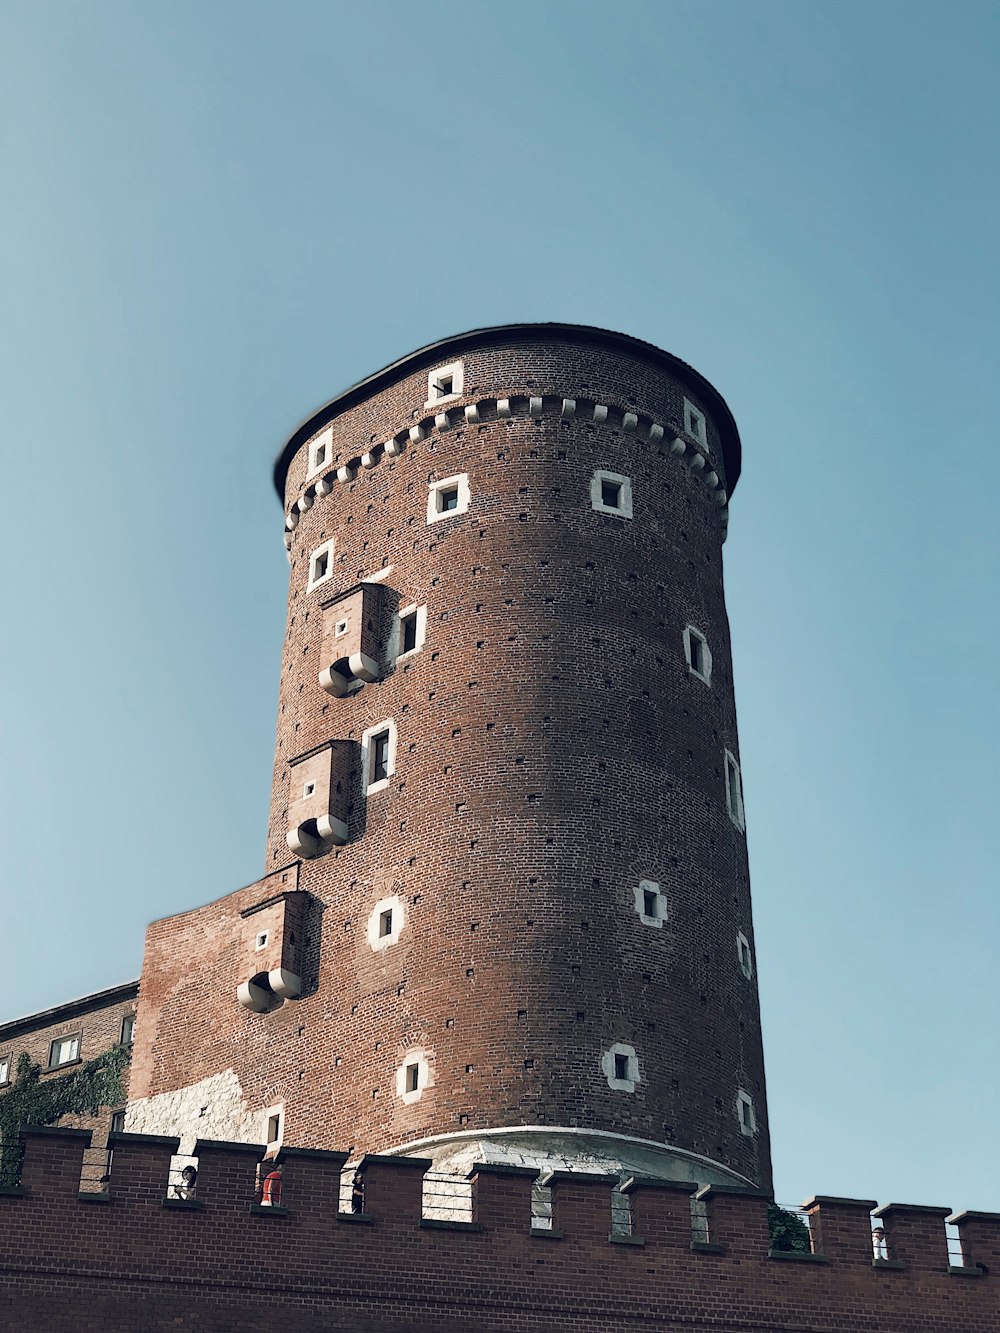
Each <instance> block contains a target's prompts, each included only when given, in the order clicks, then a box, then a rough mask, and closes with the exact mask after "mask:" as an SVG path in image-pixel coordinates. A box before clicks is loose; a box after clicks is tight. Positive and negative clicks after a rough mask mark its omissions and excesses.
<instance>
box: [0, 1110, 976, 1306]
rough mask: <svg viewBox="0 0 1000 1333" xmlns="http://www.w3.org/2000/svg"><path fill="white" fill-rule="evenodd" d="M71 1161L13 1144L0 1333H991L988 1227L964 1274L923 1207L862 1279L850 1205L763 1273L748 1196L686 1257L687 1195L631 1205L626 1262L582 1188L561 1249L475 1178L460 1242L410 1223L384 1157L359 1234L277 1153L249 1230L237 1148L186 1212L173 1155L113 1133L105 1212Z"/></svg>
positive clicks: (332, 1201)
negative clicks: (281, 1172) (263, 1332)
mask: <svg viewBox="0 0 1000 1333" xmlns="http://www.w3.org/2000/svg"><path fill="white" fill-rule="evenodd" d="M84 1142H85V1136H84V1137H79V1136H73V1135H66V1134H54V1135H41V1136H31V1138H30V1139H29V1143H28V1152H27V1155H26V1160H25V1176H24V1188H23V1194H21V1195H20V1196H10V1195H6V1196H0V1273H2V1275H3V1299H2V1307H0V1327H3V1328H4V1329H5V1330H7V1331H8V1333H133V1330H135V1329H139V1328H141V1329H143V1330H150V1331H151V1333H160V1331H161V1330H162V1331H163V1333H167V1330H169V1331H170V1333H223V1331H225V1333H231V1331H232V1330H237V1329H243V1328H251V1327H253V1328H257V1327H265V1326H270V1325H271V1324H275V1325H277V1324H279V1323H280V1325H281V1326H282V1327H295V1328H296V1329H300V1330H303V1333H320V1331H321V1330H322V1331H323V1333H325V1331H326V1330H328V1329H330V1328H337V1329H338V1330H343V1331H344V1333H439V1330H445V1333H452V1331H454V1333H467V1330H469V1329H470V1328H471V1329H475V1330H476V1333H514V1331H516V1333H609V1331H610V1333H618V1331H619V1330H620V1331H621V1333H628V1331H631V1330H636V1333H638V1330H640V1329H642V1330H648V1329H656V1330H657V1333H747V1331H751V1330H761V1331H764V1330H767V1331H768V1333H997V1331H998V1330H1000V1313H998V1301H1000V1215H995V1214H969V1215H967V1216H966V1217H965V1218H964V1220H963V1221H961V1222H960V1230H961V1231H962V1233H963V1240H964V1242H965V1244H966V1246H967V1250H968V1253H967V1257H966V1264H967V1267H966V1268H965V1269H963V1270H962V1271H961V1272H955V1271H952V1270H950V1269H949V1266H948V1256H947V1252H946V1248H945V1238H944V1231H943V1225H942V1221H941V1218H940V1216H937V1217H934V1216H933V1214H935V1213H940V1211H941V1210H929V1212H927V1213H924V1212H922V1210H919V1209H908V1208H904V1207H899V1208H895V1209H889V1210H888V1212H887V1213H886V1215H885V1216H884V1218H883V1221H884V1222H885V1225H886V1229H887V1231H888V1234H889V1245H890V1253H892V1252H893V1251H894V1250H898V1251H899V1254H900V1257H899V1258H898V1259H896V1260H894V1261H893V1262H892V1264H891V1265H878V1266H876V1265H873V1263H872V1250H871V1239H870V1233H869V1231H868V1229H867V1223H866V1221H865V1218H866V1210H867V1207H868V1204H867V1203H866V1202H865V1201H857V1202H854V1201H849V1200H829V1201H822V1202H821V1203H820V1204H819V1205H818V1206H817V1208H816V1209H815V1211H814V1231H815V1234H816V1235H817V1237H818V1238H820V1237H821V1238H822V1243H823V1244H824V1245H825V1246H826V1250H825V1252H824V1253H823V1254H822V1255H821V1256H820V1257H818V1258H812V1259H809V1258H807V1259H799V1260H793V1259H788V1258H771V1257H769V1255H768V1250H767V1225H766V1207H767V1202H766V1199H763V1198H759V1197H758V1198H754V1197H747V1196H738V1195H732V1194H727V1193H725V1192H720V1191H714V1190H713V1191H710V1192H709V1194H708V1196H707V1199H706V1203H707V1208H708V1214H709V1223H710V1234H711V1244H710V1246H707V1247H706V1246H701V1247H693V1246H692V1242H691V1230H690V1216H689V1200H688V1196H687V1194H686V1193H685V1192H683V1191H682V1190H678V1189H672V1190H670V1189H654V1188H650V1187H647V1188H642V1187H640V1188H638V1189H637V1190H636V1191H635V1195H634V1204H633V1207H634V1231H635V1238H634V1240H633V1241H632V1243H627V1244H624V1243H612V1242H610V1241H609V1240H608V1215H609V1198H608V1196H604V1195H603V1188H604V1187H597V1186H594V1185H588V1184H587V1183H586V1182H559V1183H558V1184H557V1185H556V1201H555V1209H556V1226H557V1228H558V1232H557V1233H556V1234H554V1235H551V1236H544V1237H543V1236H540V1235H532V1234H531V1232H530V1230H529V1228H528V1216H529V1212H528V1208H529V1196H528V1192H529V1189H530V1180H529V1179H528V1178H527V1177H526V1176H523V1175H481V1176H479V1177H478V1178H477V1179H476V1180H475V1182H474V1188H475V1194H476V1203H477V1209H476V1217H477V1219H478V1220H477V1222H476V1223H474V1224H472V1225H469V1226H459V1227H441V1226H428V1225H427V1223H426V1222H423V1223H422V1222H421V1218H420V1207H419V1198H420V1171H419V1169H416V1170H415V1169H414V1167H413V1166H412V1164H400V1163H397V1162H394V1161H392V1160H391V1159H389V1160H386V1161H384V1162H382V1163H373V1164H371V1165H370V1167H369V1173H370V1183H369V1189H368V1196H367V1201H366V1207H367V1209H368V1212H369V1218H370V1220H368V1221H366V1222H365V1223H358V1222H357V1221H355V1220H346V1221H345V1220H344V1219H343V1218H340V1217H338V1214H337V1204H336V1198H337V1188H338V1182H339V1171H340V1163H341V1160H342V1158H341V1157H339V1156H337V1155H335V1154H331V1155H330V1156H329V1157H322V1156H319V1157H312V1158H311V1157H309V1156H308V1155H307V1156H294V1155H292V1156H290V1157H289V1159H288V1162H287V1164H286V1166H285V1190H284V1193H283V1196H282V1202H283V1204H287V1211H284V1210H277V1211H276V1210H267V1209H258V1210H256V1211H254V1210H253V1183H252V1182H253V1165H254V1157H253V1155H252V1154H248V1153H247V1152H246V1149H245V1145H226V1144H215V1145H202V1146H201V1157H200V1174H199V1179H198V1200H197V1202H196V1203H195V1204H194V1205H183V1204H182V1205H179V1206H177V1205H175V1206H173V1207H171V1206H169V1205H167V1206H165V1205H164V1202H163V1199H164V1183H165V1180H166V1171H167V1164H168V1161H169V1154H170V1152H171V1150H172V1148H173V1146H174V1145H173V1144H171V1143H170V1142H166V1141H164V1142H156V1141H154V1140H142V1139H133V1138H132V1136H124V1137H123V1138H122V1139H121V1140H120V1141H118V1142H117V1143H116V1146H115V1156H114V1169H113V1173H112V1182H111V1190H110V1195H109V1198H108V1201H107V1202H104V1203H101V1204H94V1203H84V1202H81V1201H79V1200H78V1198H77V1192H76V1185H77V1181H78V1178H79V1160H80V1154H81V1152H82V1149H83V1143H84ZM241 1148H242V1149H243V1150H242V1151H241V1150H240V1149H241ZM560 1190H562V1191H563V1192H562V1193H561V1194H560ZM852 1217H853V1218H854V1220H855V1221H857V1219H858V1218H859V1217H860V1218H861V1225H851V1224H850V1219H851V1218H852ZM826 1219H828V1225H827V1226H826V1227H825V1228H824V1226H823V1221H824V1220H826ZM845 1219H847V1220H845ZM973 1264H980V1265H984V1266H985V1271H984V1270H983V1269H980V1268H975V1267H973V1266H972V1265H973Z"/></svg>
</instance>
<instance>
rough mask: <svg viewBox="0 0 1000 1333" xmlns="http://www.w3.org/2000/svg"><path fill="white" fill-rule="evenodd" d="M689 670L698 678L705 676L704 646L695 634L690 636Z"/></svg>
mask: <svg viewBox="0 0 1000 1333" xmlns="http://www.w3.org/2000/svg"><path fill="white" fill-rule="evenodd" d="M691 670H692V671H697V673H698V675H699V676H703V675H704V674H705V645H704V643H703V642H702V640H701V639H699V638H698V636H697V635H696V634H692V635H691Z"/></svg>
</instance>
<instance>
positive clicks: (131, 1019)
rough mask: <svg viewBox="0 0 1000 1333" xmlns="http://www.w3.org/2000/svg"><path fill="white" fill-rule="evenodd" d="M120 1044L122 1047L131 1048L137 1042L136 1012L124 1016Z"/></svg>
mask: <svg viewBox="0 0 1000 1333" xmlns="http://www.w3.org/2000/svg"><path fill="white" fill-rule="evenodd" d="M119 1042H120V1044H121V1045H122V1046H131V1045H133V1043H134V1042H135V1010H134V1009H133V1010H132V1011H131V1012H130V1013H127V1014H122V1030H121V1036H120V1038H119Z"/></svg>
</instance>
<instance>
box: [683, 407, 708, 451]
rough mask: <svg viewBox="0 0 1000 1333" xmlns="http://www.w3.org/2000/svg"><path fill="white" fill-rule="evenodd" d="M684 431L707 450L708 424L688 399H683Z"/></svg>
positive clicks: (703, 414) (701, 413) (697, 408)
mask: <svg viewBox="0 0 1000 1333" xmlns="http://www.w3.org/2000/svg"><path fill="white" fill-rule="evenodd" d="M684 429H685V431H686V432H687V434H688V435H690V436H691V437H692V439H695V440H697V441H698V443H699V444H701V445H703V446H704V447H705V448H706V449H707V448H708V422H707V421H706V419H705V413H704V412H703V411H702V410H701V408H700V407H695V405H694V403H692V402H691V400H690V398H685V399H684Z"/></svg>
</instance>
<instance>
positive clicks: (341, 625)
mask: <svg viewBox="0 0 1000 1333" xmlns="http://www.w3.org/2000/svg"><path fill="white" fill-rule="evenodd" d="M333 633H334V637H335V638H337V639H339V638H340V636H341V635H342V634H346V633H347V621H346V620H338V621H337V625H336V628H335V629H334V631H333Z"/></svg>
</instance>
